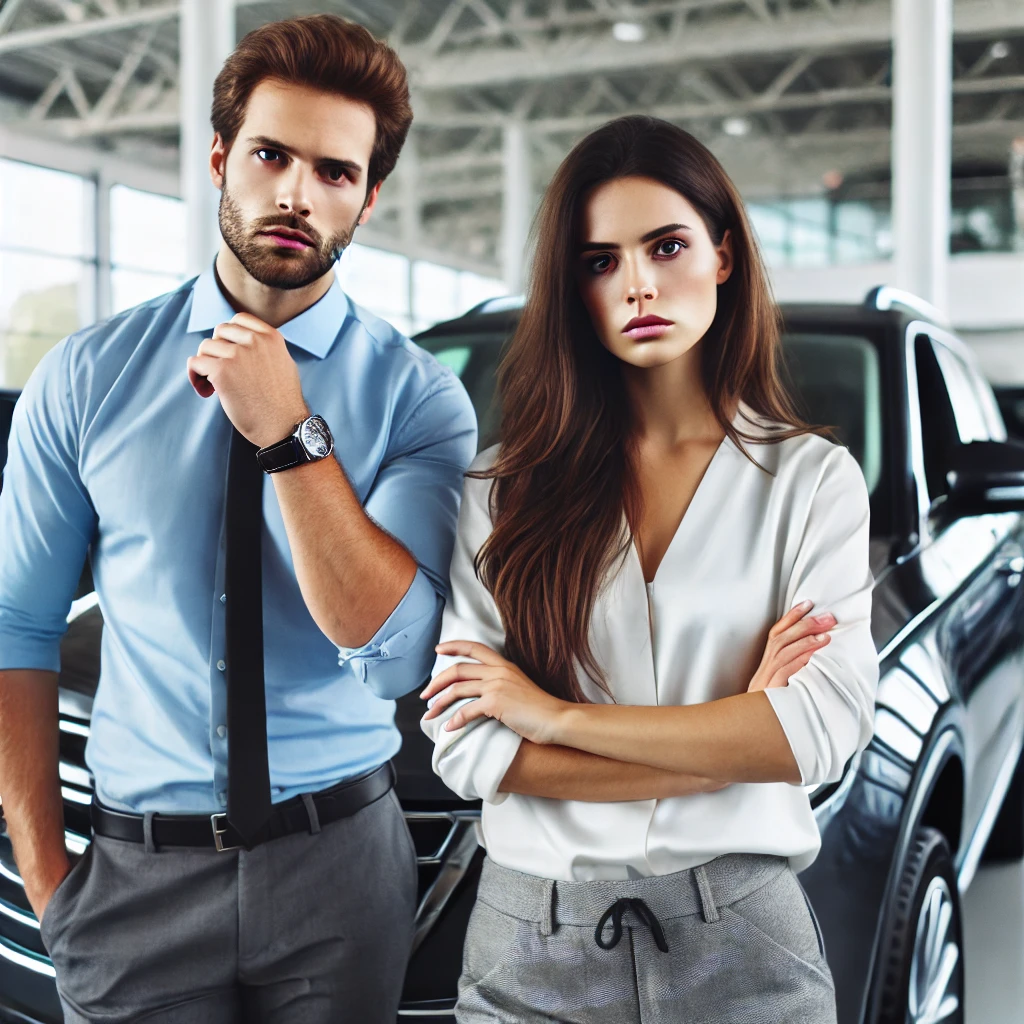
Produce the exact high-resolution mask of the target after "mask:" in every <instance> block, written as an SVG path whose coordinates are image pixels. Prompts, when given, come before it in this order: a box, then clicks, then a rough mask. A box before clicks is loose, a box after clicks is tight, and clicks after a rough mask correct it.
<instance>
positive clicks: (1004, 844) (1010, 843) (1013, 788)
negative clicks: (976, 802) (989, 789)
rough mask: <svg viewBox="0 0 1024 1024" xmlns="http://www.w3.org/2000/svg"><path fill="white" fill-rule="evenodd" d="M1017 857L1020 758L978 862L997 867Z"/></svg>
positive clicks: (1022, 818) (1023, 824)
mask: <svg viewBox="0 0 1024 1024" xmlns="http://www.w3.org/2000/svg"><path fill="white" fill-rule="evenodd" d="M1021 857H1024V754H1021V756H1020V760H1019V761H1018V762H1017V769H1016V771H1015V772H1014V773H1013V778H1012V779H1011V780H1010V787H1009V789H1007V791H1006V796H1004V797H1003V806H1002V807H1001V808H1000V809H999V816H998V817H997V818H996V820H995V824H994V825H993V826H992V831H991V832H990V833H989V837H988V842H987V843H986V844H985V852H984V853H983V854H982V856H981V860H982V863H985V864H993V863H995V864H998V863H1005V862H1006V861H1014V860H1020V859H1021Z"/></svg>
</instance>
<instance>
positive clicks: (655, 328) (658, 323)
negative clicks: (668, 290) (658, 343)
mask: <svg viewBox="0 0 1024 1024" xmlns="http://www.w3.org/2000/svg"><path fill="white" fill-rule="evenodd" d="M674 322H675V321H673V320H666V319H665V318H664V317H660V316H655V315H654V314H653V313H648V314H647V316H635V317H633V319H632V320H630V321H629V323H628V324H626V326H625V327H623V328H622V333H623V334H628V335H629V336H630V337H631V338H637V339H640V338H657V337H659V336H661V335H662V334H664V333H665V329H666V328H667V327H671V326H672V325H673V323H674Z"/></svg>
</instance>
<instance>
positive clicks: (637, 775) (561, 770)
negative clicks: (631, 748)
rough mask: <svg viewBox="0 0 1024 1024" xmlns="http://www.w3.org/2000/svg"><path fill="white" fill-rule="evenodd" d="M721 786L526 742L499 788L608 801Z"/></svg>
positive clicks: (684, 793)
mask: <svg viewBox="0 0 1024 1024" xmlns="http://www.w3.org/2000/svg"><path fill="white" fill-rule="evenodd" d="M722 786H723V784H721V783H712V782H711V780H709V779H705V778H702V777H700V776H697V775H682V774H680V773H678V772H671V771H665V770H664V769H662V768H651V767H649V766H648V765H642V764H633V763H630V762H626V761H616V760H614V759H612V758H609V757H601V756H600V755H598V754H589V753H586V752H585V751H582V750H574V749H572V748H571V747H559V746H547V745H540V744H537V743H531V742H530V741H529V740H523V742H522V743H521V744H520V745H519V750H518V751H517V753H516V756H515V758H513V760H512V764H511V765H509V768H508V771H507V772H506V773H505V777H504V778H503V779H502V781H501V785H500V786H499V787H498V791H499V792H501V793H521V794H523V795H525V796H543V797H549V798H551V799H554V800H589V801H594V802H599V803H604V802H616V801H620V800H664V799H667V798H669V797H674V796H687V795H689V794H691V793H704V792H712V791H713V790H715V789H721V788H722Z"/></svg>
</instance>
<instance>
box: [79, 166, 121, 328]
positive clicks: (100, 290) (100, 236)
mask: <svg viewBox="0 0 1024 1024" xmlns="http://www.w3.org/2000/svg"><path fill="white" fill-rule="evenodd" d="M95 181H96V205H95V207H94V211H95V213H94V216H95V223H94V225H93V231H94V237H95V239H96V310H95V317H94V318H95V319H96V320H106V319H107V317H108V316H110V315H111V313H113V311H114V310H113V305H112V303H113V289H112V285H111V269H110V186H111V185H112V184H113V182H111V180H110V177H109V175H108V174H106V173H105V172H104V171H100V172H99V174H97V175H96V179H95ZM83 322H84V321H83Z"/></svg>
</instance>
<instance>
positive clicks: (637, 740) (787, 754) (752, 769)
mask: <svg viewBox="0 0 1024 1024" xmlns="http://www.w3.org/2000/svg"><path fill="white" fill-rule="evenodd" d="M552 742H554V743H557V744H563V745H565V746H569V747H574V748H575V749H577V750H586V751H589V752H590V753H592V754H600V755H601V756H603V757H610V758H620V759H622V760H628V761H631V762H635V763H637V764H644V765H649V766H651V767H652V768H661V769H665V770H668V771H672V772H684V773H690V772H694V773H696V772H699V773H701V774H702V775H706V776H708V777H709V778H712V779H719V780H721V781H722V782H789V783H793V784H794V785H795V784H799V782H800V769H799V768H798V766H797V763H796V759H795V758H794V756H793V751H792V748H791V747H790V745H789V740H788V739H787V738H786V734H785V732H784V731H783V729H782V725H781V723H780V722H779V719H778V716H777V715H776V714H775V711H774V709H773V708H772V706H771V702H770V701H769V700H768V697H767V696H766V695H765V693H764V691H763V690H759V691H755V692H752V693H741V694H737V695H735V696H732V697H722V698H721V699H719V700H713V701H708V702H707V703H704V704H687V705H681V706H673V707H669V706H662V707H646V706H642V707H641V706H625V705H619V704H578V705H572V706H571V707H569V708H567V709H566V711H565V712H564V714H563V715H562V717H561V720H560V721H559V723H558V724H557V726H556V728H555V731H554V735H553V737H552Z"/></svg>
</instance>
